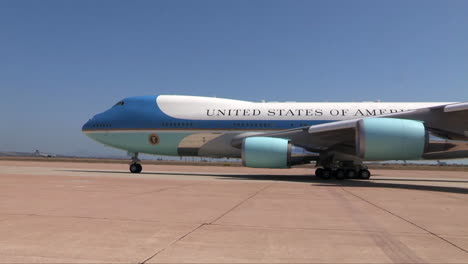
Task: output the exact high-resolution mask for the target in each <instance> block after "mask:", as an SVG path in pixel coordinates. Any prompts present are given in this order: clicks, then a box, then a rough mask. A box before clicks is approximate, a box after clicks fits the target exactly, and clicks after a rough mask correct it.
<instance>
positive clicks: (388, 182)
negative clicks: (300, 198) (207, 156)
mask: <svg viewBox="0 0 468 264" xmlns="http://www.w3.org/2000/svg"><path fill="white" fill-rule="evenodd" d="M57 171H66V172H91V173H103V174H106V173H114V174H129V172H125V171H105V170H102V171H100V170H73V169H70V170H63V169H62V170H57ZM141 174H143V175H179V176H201V177H203V176H207V177H218V178H216V179H221V180H256V181H262V180H263V181H285V182H303V183H314V186H325V187H326V186H330V187H332V186H333V187H359V188H394V189H406V190H419V191H433V192H447V193H460V194H468V188H461V187H450V186H433V185H420V184H406V183H400V182H440V183H468V180H441V179H411V178H409V179H392V178H378V175H374V176H372V178H371V180H369V181H367V180H356V179H348V180H342V181H339V180H323V179H319V178H317V177H315V176H313V175H271V174H219V173H189V172H142V173H141ZM380 181H385V182H380Z"/></svg>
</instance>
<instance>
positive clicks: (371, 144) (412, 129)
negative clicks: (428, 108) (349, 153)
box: [356, 118, 429, 161]
mask: <svg viewBox="0 0 468 264" xmlns="http://www.w3.org/2000/svg"><path fill="white" fill-rule="evenodd" d="M428 138H429V137H428V133H427V132H426V129H425V127H424V124H423V123H422V122H420V121H414V120H406V119H395V118H367V119H362V120H360V121H359V122H358V125H357V131H356V152H357V156H359V157H360V158H362V159H363V160H375V161H376V160H416V159H420V158H421V157H422V156H423V154H424V151H425V149H426V145H427V143H428Z"/></svg>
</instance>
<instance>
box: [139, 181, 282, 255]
mask: <svg viewBox="0 0 468 264" xmlns="http://www.w3.org/2000/svg"><path fill="white" fill-rule="evenodd" d="M274 183H275V182H272V183H270V184H267V185H265V186H264V187H262V188H260V189H259V190H257V191H256V192H255V193H253V194H251V195H250V196H248V197H247V198H245V199H244V200H242V201H240V202H239V203H237V204H236V205H235V206H233V207H232V208H231V209H229V210H227V211H226V212H224V213H223V214H221V215H220V216H219V217H217V218H216V219H214V220H213V221H211V222H209V223H203V224H200V225H199V226H197V227H196V228H194V229H192V230H191V231H189V232H188V233H186V234H184V235H183V236H181V237H179V238H178V239H177V240H175V241H173V242H171V243H170V244H169V245H167V246H166V247H164V248H163V249H161V250H159V251H158V252H156V253H154V254H153V255H152V256H150V257H149V258H147V259H145V260H143V261H142V262H140V263H139V264H145V263H146V262H148V261H149V260H151V259H153V258H154V257H156V256H157V255H159V254H160V253H162V252H163V251H165V250H166V249H167V248H169V247H171V246H172V245H174V244H175V243H177V242H179V241H181V240H182V239H184V238H185V237H187V236H189V235H190V234H192V233H193V232H195V231H197V230H198V229H200V228H201V227H203V226H206V225H212V224H213V223H214V222H216V221H218V220H219V219H221V218H222V217H224V216H225V215H227V214H228V213H229V212H231V211H232V210H234V209H236V208H238V207H239V206H241V205H242V204H243V203H245V202H246V201H248V200H250V199H252V198H253V197H255V196H256V195H257V194H259V193H260V192H262V191H264V190H265V189H267V188H268V187H270V186H271V185H272V184H274Z"/></svg>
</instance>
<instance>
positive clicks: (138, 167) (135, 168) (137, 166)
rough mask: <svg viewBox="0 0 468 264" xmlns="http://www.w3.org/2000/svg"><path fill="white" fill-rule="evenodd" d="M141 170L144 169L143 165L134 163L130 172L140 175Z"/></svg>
mask: <svg viewBox="0 0 468 264" xmlns="http://www.w3.org/2000/svg"><path fill="white" fill-rule="evenodd" d="M141 170H143V167H142V166H141V164H138V163H132V164H131V165H130V172H131V173H140V172H141Z"/></svg>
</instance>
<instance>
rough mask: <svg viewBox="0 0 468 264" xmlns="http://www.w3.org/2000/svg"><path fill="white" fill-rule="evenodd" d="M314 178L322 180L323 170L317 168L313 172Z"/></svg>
mask: <svg viewBox="0 0 468 264" xmlns="http://www.w3.org/2000/svg"><path fill="white" fill-rule="evenodd" d="M315 176H316V177H317V178H320V179H323V169H322V168H318V169H316V170H315Z"/></svg>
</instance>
